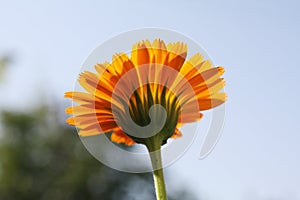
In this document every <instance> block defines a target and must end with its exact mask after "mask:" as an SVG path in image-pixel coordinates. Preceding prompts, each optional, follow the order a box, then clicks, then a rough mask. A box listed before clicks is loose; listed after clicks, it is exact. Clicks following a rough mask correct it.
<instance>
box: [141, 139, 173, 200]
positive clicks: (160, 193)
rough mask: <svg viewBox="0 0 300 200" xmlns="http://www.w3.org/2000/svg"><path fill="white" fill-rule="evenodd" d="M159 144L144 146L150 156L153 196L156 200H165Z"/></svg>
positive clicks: (165, 193)
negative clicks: (154, 195) (153, 187)
mask: <svg viewBox="0 0 300 200" xmlns="http://www.w3.org/2000/svg"><path fill="white" fill-rule="evenodd" d="M160 145H161V143H155V142H154V143H151V144H150V145H149V144H148V145H146V146H147V148H148V151H149V154H150V158H151V163H152V168H153V179H154V186H155V194H156V199H157V200H167V199H168V198H167V192H166V186H165V180H164V174H163V168H162V159H161V150H160Z"/></svg>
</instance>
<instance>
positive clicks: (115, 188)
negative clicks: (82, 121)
mask: <svg viewBox="0 0 300 200" xmlns="http://www.w3.org/2000/svg"><path fill="white" fill-rule="evenodd" d="M299 9H300V3H299V1H297V0H285V1H283V0H278V1H271V0H262V1H238V0H235V1H234V0H229V1H220V0H219V1H196V0H188V1H176V0H175V1H156V0H154V1H144V0H142V1H137V0H130V1H114V0H113V1H71V0H66V1H56V0H53V1H31V0H29V1H15V0H12V1H4V0H0V114H1V117H0V120H1V121H0V122H1V123H0V124H1V125H0V199H1V200H11V199H21V200H22V199H45V200H47V199H58V200H61V199H75V200H76V199H104V200H106V199H107V200H110V199H126V200H127V199H129V200H130V199H133V200H135V199H154V190H153V186H152V178H151V174H127V173H123V172H118V171H115V170H113V169H109V168H107V167H105V166H103V165H102V164H101V163H99V162H98V161H97V160H96V159H94V158H93V157H92V156H91V155H90V154H89V153H88V152H87V151H86V149H85V148H84V147H83V146H82V144H81V142H80V140H79V138H78V136H77V134H76V130H75V129H72V128H70V127H68V126H66V125H65V124H64V119H65V118H66V116H65V115H64V108H65V107H67V106H68V105H70V104H71V103H70V102H69V101H68V100H64V99H63V93H64V92H65V91H70V90H72V89H73V86H74V82H75V80H76V78H77V75H78V72H79V70H80V67H81V64H82V62H83V61H84V59H85V58H86V57H87V55H88V54H89V53H90V52H91V51H92V50H93V49H94V48H95V47H96V46H97V45H99V44H101V43H102V42H104V41H105V40H106V39H108V38H110V37H112V36H114V35H116V34H119V33H120V32H124V31H127V30H131V29H135V28H141V27H149V26H150V27H162V28H168V29H173V30H176V31H179V32H181V33H184V34H186V35H188V36H190V37H192V38H193V39H194V40H196V41H197V42H199V43H200V44H201V45H202V46H203V47H204V48H205V49H206V50H207V52H208V53H209V55H210V56H211V57H212V58H213V61H214V63H215V64H217V65H223V66H224V67H225V69H226V73H225V79H226V81H227V86H226V92H227V93H228V96H229V100H228V102H227V103H226V122H225V126H224V130H223V136H222V138H221V139H220V141H219V143H218V144H217V146H216V148H215V149H214V151H213V153H212V154H211V155H209V157H207V158H206V159H204V160H199V159H198V157H199V151H200V148H199V146H198V144H197V143H195V144H193V146H192V147H191V148H190V149H189V150H188V151H187V152H186V154H185V155H184V156H183V157H182V158H180V159H179V160H178V161H177V162H176V163H174V164H173V165H172V166H170V167H168V168H166V169H165V172H166V182H167V189H168V193H169V194H170V199H174V200H181V199H191V200H197V199H199V200H300V190H299V188H300V170H299V169H300V160H299V155H300V145H299V142H300V134H299V133H300V123H299V122H298V121H299V116H298V113H299V112H300V107H299V102H300V95H299V84H300V81H299V75H298V74H299V73H300V70H299V69H300V68H299V61H298V60H299V59H298V57H299V55H298V54H299V52H300V45H299V44H300V39H299V35H300V27H299V21H300V14H299ZM200 123H201V122H200Z"/></svg>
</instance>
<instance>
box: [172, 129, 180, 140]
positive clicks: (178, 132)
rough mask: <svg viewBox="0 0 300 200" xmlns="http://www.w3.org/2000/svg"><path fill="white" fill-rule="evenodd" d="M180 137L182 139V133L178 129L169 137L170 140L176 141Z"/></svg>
mask: <svg viewBox="0 0 300 200" xmlns="http://www.w3.org/2000/svg"><path fill="white" fill-rule="evenodd" d="M180 137H182V133H181V131H180V130H179V129H178V128H176V129H175V132H174V134H173V135H172V136H171V138H173V139H177V138H180Z"/></svg>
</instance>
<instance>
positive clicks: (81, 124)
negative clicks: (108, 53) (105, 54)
mask: <svg viewBox="0 0 300 200" xmlns="http://www.w3.org/2000/svg"><path fill="white" fill-rule="evenodd" d="M186 56H187V46H186V44H184V43H181V42H177V43H169V44H168V45H165V43H164V42H163V41H162V40H160V39H156V40H154V41H153V43H150V42H149V41H148V40H146V41H141V42H138V43H137V44H135V45H134V46H133V49H132V51H131V57H129V56H128V55H127V54H125V53H120V54H116V55H115V56H113V59H112V62H111V63H108V62H106V63H103V64H96V65H95V69H96V71H97V74H96V73H92V72H89V71H85V72H83V73H81V74H80V77H79V80H78V81H79V83H80V84H81V86H82V87H83V88H84V89H85V90H86V92H67V93H65V97H67V98H71V99H73V101H74V102H76V103H77V104H78V105H75V106H72V107H69V108H67V109H66V113H68V114H72V115H73V116H72V117H70V118H69V119H67V123H69V124H71V125H75V126H76V127H77V128H79V129H80V131H79V135H81V136H91V135H97V134H102V133H106V132H113V133H112V134H111V140H112V141H114V142H116V143H124V144H126V145H133V144H134V143H144V138H147V137H156V136H155V134H156V133H157V134H158V135H160V137H161V139H162V142H163V143H165V142H166V141H167V139H168V138H170V137H172V138H178V137H180V136H181V135H182V134H181V133H180V131H179V127H180V126H182V124H185V123H191V122H196V121H198V120H200V119H201V117H202V113H201V111H204V110H208V109H211V108H213V107H216V106H218V105H220V104H222V103H224V102H225V100H226V94H225V93H223V92H222V91H221V90H222V88H223V87H224V80H223V78H220V77H221V75H222V74H223V73H224V69H223V68H222V67H214V66H212V64H211V62H210V61H209V60H203V56H202V55H201V54H200V53H197V54H195V55H193V56H192V57H191V58H189V59H188V60H186ZM162 122H163V124H162Z"/></svg>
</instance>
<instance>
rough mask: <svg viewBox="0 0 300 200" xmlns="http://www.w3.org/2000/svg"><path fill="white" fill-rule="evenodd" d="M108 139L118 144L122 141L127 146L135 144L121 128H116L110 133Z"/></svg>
mask: <svg viewBox="0 0 300 200" xmlns="http://www.w3.org/2000/svg"><path fill="white" fill-rule="evenodd" d="M110 139H111V141H113V142H115V143H118V144H120V143H124V144H126V145H128V146H131V145H133V144H135V142H134V141H133V140H132V139H131V138H130V137H129V136H127V135H126V134H125V133H124V132H123V131H122V130H121V129H118V130H116V131H115V132H114V133H112V134H111V136H110Z"/></svg>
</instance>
